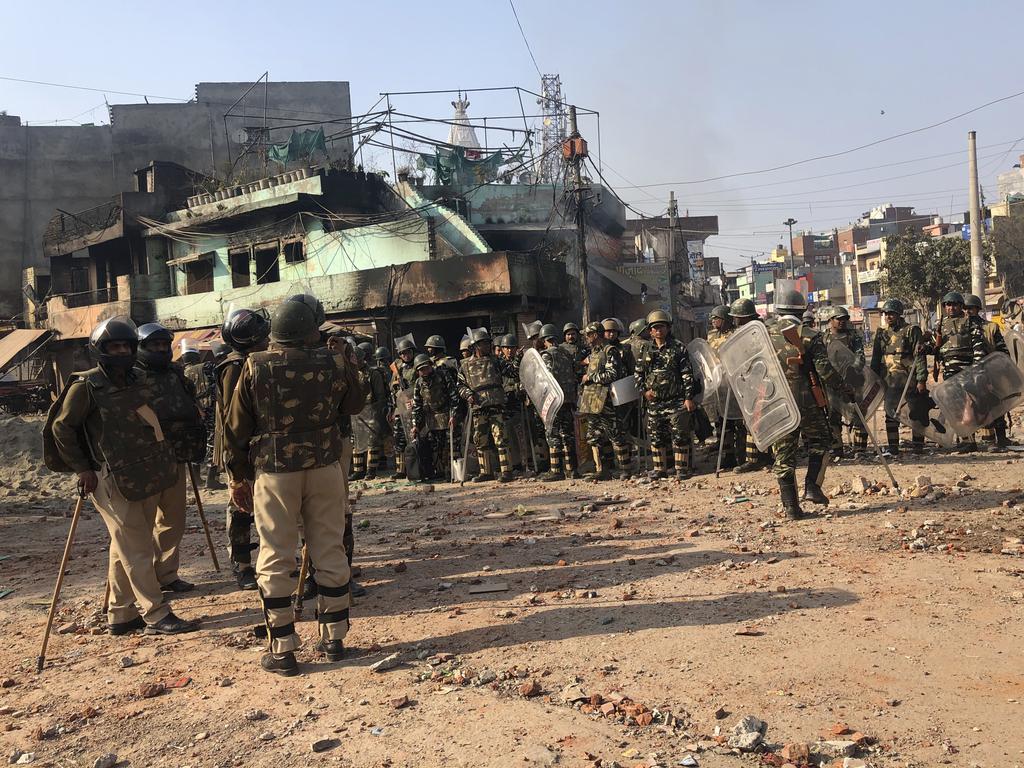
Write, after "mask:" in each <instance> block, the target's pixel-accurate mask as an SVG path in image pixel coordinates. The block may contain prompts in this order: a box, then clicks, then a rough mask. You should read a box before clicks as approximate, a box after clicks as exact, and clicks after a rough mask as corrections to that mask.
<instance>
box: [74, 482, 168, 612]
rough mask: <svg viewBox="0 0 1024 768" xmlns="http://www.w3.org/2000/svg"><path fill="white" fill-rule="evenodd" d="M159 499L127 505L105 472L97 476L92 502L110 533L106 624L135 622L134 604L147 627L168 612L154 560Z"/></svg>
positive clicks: (130, 502) (152, 497) (131, 502)
mask: <svg viewBox="0 0 1024 768" xmlns="http://www.w3.org/2000/svg"><path fill="white" fill-rule="evenodd" d="M158 498H159V496H157V495H154V496H150V497H149V498H148V499H143V500H142V501H128V500H127V499H125V497H124V496H122V495H121V492H120V491H119V490H118V489H117V486H116V485H115V484H114V479H113V477H111V476H110V474H109V473H108V472H107V471H106V469H105V468H104V469H103V470H101V471H100V473H99V482H98V483H97V485H96V490H95V491H94V492H93V494H92V499H93V503H94V504H95V505H96V509H97V510H99V513H100V517H102V518H103V522H104V523H105V524H106V526H107V531H108V532H109V533H110V566H109V568H108V570H107V580H108V582H109V584H110V607H109V609H108V611H107V621H109V622H110V623H111V624H120V623H123V622H127V621H133V620H134V619H136V618H137V617H138V616H139V611H138V608H136V606H135V603H136V602H138V604H139V606H141V608H142V618H143V619H144V620H145V621H146V623H147V624H156V623H157V622H158V621H160V620H161V619H163V618H164V617H165V616H167V614H168V613H170V612H171V609H170V608H169V607H168V606H167V603H166V602H165V601H164V596H163V593H162V592H161V591H160V582H159V581H158V580H157V577H156V568H155V566H154V558H153V530H154V526H155V524H156V504H157V499H158Z"/></svg>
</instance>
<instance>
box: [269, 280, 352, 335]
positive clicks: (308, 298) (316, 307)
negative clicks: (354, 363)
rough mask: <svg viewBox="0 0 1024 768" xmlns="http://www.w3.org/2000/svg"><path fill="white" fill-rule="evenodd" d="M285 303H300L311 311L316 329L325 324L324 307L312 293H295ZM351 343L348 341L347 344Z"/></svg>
mask: <svg viewBox="0 0 1024 768" xmlns="http://www.w3.org/2000/svg"><path fill="white" fill-rule="evenodd" d="M285 301H300V302H302V303H303V304H305V305H306V306H307V307H309V308H310V309H311V310H313V319H314V320H315V321H316V327H317V328H319V327H320V326H321V325H323V324H324V323H326V322H327V315H326V314H325V313H324V305H323V304H321V303H320V299H318V298H317V297H316V296H314V295H313V294H312V293H296V294H295V295H293V296H289V297H288V298H287V299H285ZM351 343H352V342H351V341H350V342H349V344H351ZM353 346H354V345H353Z"/></svg>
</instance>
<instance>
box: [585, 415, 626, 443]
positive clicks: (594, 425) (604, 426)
mask: <svg viewBox="0 0 1024 768" xmlns="http://www.w3.org/2000/svg"><path fill="white" fill-rule="evenodd" d="M609 443H610V444H611V445H613V446H615V447H616V448H617V449H621V450H627V451H628V450H631V449H632V447H633V438H632V436H631V435H630V434H629V430H627V429H626V425H625V424H624V423H623V421H622V419H621V418H619V415H618V414H617V413H615V411H614V410H612V409H611V408H609V407H606V408H605V409H604V410H603V411H602V412H601V413H595V414H588V415H587V445H589V446H591V447H592V448H598V447H601V446H605V445H608V444H609Z"/></svg>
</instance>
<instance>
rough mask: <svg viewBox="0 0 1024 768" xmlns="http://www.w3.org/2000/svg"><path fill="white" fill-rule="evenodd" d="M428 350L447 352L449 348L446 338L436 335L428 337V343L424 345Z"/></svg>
mask: <svg viewBox="0 0 1024 768" xmlns="http://www.w3.org/2000/svg"><path fill="white" fill-rule="evenodd" d="M423 346H424V347H426V348H427V349H440V350H441V351H442V352H447V351H448V347H447V345H446V344H445V343H444V338H443V337H441V336H438V335H437V334H434V335H433V336H428V337H427V342H426V343H425V344H424V345H423Z"/></svg>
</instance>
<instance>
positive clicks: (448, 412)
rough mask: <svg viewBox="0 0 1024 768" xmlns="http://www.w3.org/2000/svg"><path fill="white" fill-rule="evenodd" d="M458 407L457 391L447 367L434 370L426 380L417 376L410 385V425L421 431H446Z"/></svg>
mask: <svg viewBox="0 0 1024 768" xmlns="http://www.w3.org/2000/svg"><path fill="white" fill-rule="evenodd" d="M458 406H459V391H458V389H457V388H456V386H455V377H454V376H453V375H452V374H451V373H450V372H449V369H448V367H447V366H443V367H438V368H435V369H434V371H433V373H431V374H430V376H428V377H427V378H423V377H422V376H418V377H417V378H416V381H415V383H413V385H412V423H413V424H414V425H415V426H417V427H418V428H419V429H420V430H421V431H429V432H433V431H436V430H440V429H448V420H449V419H453V418H455V411H456V410H457V409H458Z"/></svg>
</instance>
